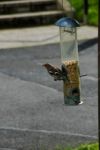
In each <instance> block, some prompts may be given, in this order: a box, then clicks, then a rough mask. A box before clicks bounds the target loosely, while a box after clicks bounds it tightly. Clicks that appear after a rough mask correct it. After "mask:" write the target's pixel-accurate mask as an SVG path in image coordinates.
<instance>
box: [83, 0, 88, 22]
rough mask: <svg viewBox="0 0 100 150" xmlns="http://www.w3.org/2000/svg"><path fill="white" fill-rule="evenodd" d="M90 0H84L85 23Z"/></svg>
mask: <svg viewBox="0 0 100 150" xmlns="http://www.w3.org/2000/svg"><path fill="white" fill-rule="evenodd" d="M87 16H88V0H84V24H87Z"/></svg>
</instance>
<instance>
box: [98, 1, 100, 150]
mask: <svg viewBox="0 0 100 150" xmlns="http://www.w3.org/2000/svg"><path fill="white" fill-rule="evenodd" d="M98 10H99V12H98V13H99V14H100V1H99V5H98ZM98 23H99V24H98V141H99V142H100V15H99V18H98ZM99 150H100V143H99Z"/></svg>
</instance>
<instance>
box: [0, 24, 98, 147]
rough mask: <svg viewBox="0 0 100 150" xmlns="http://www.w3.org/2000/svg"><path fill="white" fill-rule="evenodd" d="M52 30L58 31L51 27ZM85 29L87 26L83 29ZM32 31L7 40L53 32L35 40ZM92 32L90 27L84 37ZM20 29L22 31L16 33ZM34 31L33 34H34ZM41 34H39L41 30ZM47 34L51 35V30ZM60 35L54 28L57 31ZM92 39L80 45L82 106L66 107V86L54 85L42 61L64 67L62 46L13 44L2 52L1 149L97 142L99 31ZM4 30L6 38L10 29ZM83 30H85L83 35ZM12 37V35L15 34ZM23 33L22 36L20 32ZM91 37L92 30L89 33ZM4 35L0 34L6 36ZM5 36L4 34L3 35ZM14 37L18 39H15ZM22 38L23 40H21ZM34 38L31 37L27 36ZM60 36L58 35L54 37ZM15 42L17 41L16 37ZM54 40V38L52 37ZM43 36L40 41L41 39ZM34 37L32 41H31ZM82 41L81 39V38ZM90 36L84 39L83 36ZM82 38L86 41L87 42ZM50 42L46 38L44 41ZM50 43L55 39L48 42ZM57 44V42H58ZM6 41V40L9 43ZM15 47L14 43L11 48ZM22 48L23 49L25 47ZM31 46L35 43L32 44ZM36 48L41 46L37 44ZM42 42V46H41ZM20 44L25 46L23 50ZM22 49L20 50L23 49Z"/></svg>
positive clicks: (0, 53) (0, 94)
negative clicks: (61, 60) (64, 98)
mask: <svg viewBox="0 0 100 150" xmlns="http://www.w3.org/2000/svg"><path fill="white" fill-rule="evenodd" d="M52 28H53V29H54V28H55V27H52ZM84 28H85V27H84ZM29 30H30V29H26V31H27V32H25V30H23V29H22V31H23V34H21V33H22V32H15V33H16V34H10V35H11V36H10V38H9V39H8V38H7V40H9V41H11V43H12V41H13V40H16V39H19V41H20V40H22V39H21V37H23V40H29V41H30V40H33V41H34V40H37V39H38V40H40V41H41V40H42V41H43V38H44V39H45V37H44V35H46V38H47V36H48V38H50V37H49V36H50V33H51V32H50V31H47V30H46V28H45V32H43V30H42V31H41V33H43V34H42V36H38V35H37V34H36V32H37V31H36V32H35V30H34V32H33V33H34V36H35V35H36V36H35V37H36V38H37V39H35V38H34V39H32V38H33V37H34V36H33V34H32V32H28V31H29ZM87 30H88V31H89V30H90V28H86V29H85V30H84V32H82V33H81V34H82V36H83V34H85V32H86V31H87ZM11 31H12V30H11ZM15 31H17V30H15ZM31 31H32V30H31ZM38 31H39V30H38ZM46 31H47V32H46ZM54 31H55V30H54ZM92 31H93V30H91V38H92V39H91V38H90V35H89V37H87V38H90V40H89V41H88V40H85V41H80V42H79V55H80V68H81V74H84V73H86V74H88V76H86V77H84V78H82V80H81V82H82V93H81V96H82V100H83V101H84V103H83V104H82V105H79V106H65V105H64V100H63V92H62V82H61V81H59V82H55V81H53V79H52V78H51V77H50V76H49V75H48V73H47V71H46V70H45V69H44V68H43V67H42V64H43V63H47V62H48V63H51V64H56V65H59V66H60V46H59V44H57V43H55V44H47V43H46V45H44V43H40V41H39V45H40V46H39V45H37V46H33V44H34V43H33V42H32V41H31V43H30V42H28V44H29V45H27V43H26V42H23V43H22V42H21V43H20V42H19V45H17V44H18V43H16V42H15V43H14V45H12V47H16V48H11V45H9V48H8V47H7V48H6V46H7V45H6V46H5V47H3V46H2V45H1V48H0V49H1V50H0V139H1V140H0V147H1V148H11V149H19V150H20V149H21V150H23V149H25V150H32V149H33V148H34V149H36V150H37V149H40V147H42V148H43V147H46V148H52V147H55V146H57V145H67V146H68V145H73V146H75V145H78V144H80V143H84V142H92V141H97V139H98V101H97V81H98V80H97V38H95V37H97V28H96V32H94V33H95V34H93V36H94V37H93V36H92ZM1 32H2V34H1V35H2V40H3V37H4V40H5V37H6V35H7V33H8V31H1ZM80 32H81V31H80ZM12 33H13V32H12ZM19 33H20V34H19ZM86 33H87V32H86ZM1 35H0V36H1ZM3 35H4V36H3ZM14 35H15V36H14ZM19 35H20V36H19ZM25 35H29V36H25ZM54 35H55V34H54ZM13 36H14V37H15V39H14V37H13ZM51 36H53V35H52V34H51ZM87 36H88V34H87ZM39 37H40V39H39ZM28 38H29V39H28ZM80 38H81V36H80ZM84 38H85V37H84ZM82 39H83V38H82ZM44 41H45V40H44ZM49 42H50V41H49ZM54 42H57V41H54ZM5 43H7V41H6V40H5V42H4V45H5ZM11 43H10V44H11ZM20 44H22V45H20ZM31 44H32V45H31ZM35 44H36V42H35ZM41 44H42V46H41ZM20 46H21V47H20ZM18 47H20V48H18Z"/></svg>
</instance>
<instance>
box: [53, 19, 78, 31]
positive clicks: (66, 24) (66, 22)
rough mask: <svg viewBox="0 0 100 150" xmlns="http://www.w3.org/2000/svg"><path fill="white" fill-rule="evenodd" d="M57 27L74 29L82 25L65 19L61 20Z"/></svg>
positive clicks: (73, 20)
mask: <svg viewBox="0 0 100 150" xmlns="http://www.w3.org/2000/svg"><path fill="white" fill-rule="evenodd" d="M55 25H57V26H59V27H68V28H73V27H79V26H80V24H79V22H78V21H77V20H75V19H72V18H69V17H63V18H61V19H59V20H58V21H57V22H56V23H55Z"/></svg>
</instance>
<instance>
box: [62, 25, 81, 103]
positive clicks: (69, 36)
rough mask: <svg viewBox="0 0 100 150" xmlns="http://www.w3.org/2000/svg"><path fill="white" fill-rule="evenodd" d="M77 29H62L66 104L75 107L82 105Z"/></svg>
mask: <svg viewBox="0 0 100 150" xmlns="http://www.w3.org/2000/svg"><path fill="white" fill-rule="evenodd" d="M76 30H77V28H76V27H71V28H69V27H60V43H61V62H62V70H65V71H66V78H65V80H64V102H65V104H69V105H73V104H79V103H80V73H79V57H78V44H77V32H76Z"/></svg>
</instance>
